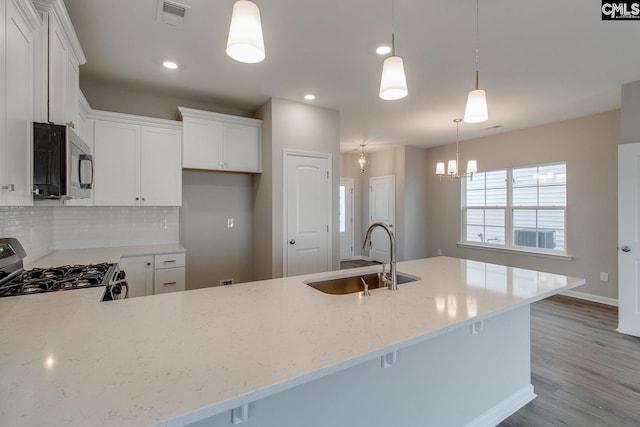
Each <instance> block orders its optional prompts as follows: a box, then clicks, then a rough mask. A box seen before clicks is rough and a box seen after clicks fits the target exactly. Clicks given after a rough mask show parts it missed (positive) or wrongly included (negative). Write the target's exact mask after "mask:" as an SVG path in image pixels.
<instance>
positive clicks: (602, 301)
mask: <svg viewBox="0 0 640 427" xmlns="http://www.w3.org/2000/svg"><path fill="white" fill-rule="evenodd" d="M560 295H566V296H568V297H572V298H578V299H583V300H585V301H592V302H599V303H600V304H606V305H612V306H614V307H617V306H618V300H617V299H615V298H607V297H601V296H598V295H593V294H587V293H584V292H578V291H565V292H561V293H560Z"/></svg>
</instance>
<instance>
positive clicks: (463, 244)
mask: <svg viewBox="0 0 640 427" xmlns="http://www.w3.org/2000/svg"><path fill="white" fill-rule="evenodd" d="M456 245H457V246H458V247H459V248H467V249H482V250H487V251H494V252H507V253H512V254H520V255H531V256H537V257H542V258H553V259H559V260H563V261H571V260H573V256H571V255H565V254H560V253H558V254H554V253H549V252H542V251H532V250H526V249H516V248H513V247H498V246H489V245H481V244H476V243H468V242H458V243H456Z"/></svg>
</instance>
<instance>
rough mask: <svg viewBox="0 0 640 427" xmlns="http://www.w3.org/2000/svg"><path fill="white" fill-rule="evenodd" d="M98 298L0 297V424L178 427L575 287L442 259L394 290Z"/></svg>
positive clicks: (417, 264)
mask: <svg viewBox="0 0 640 427" xmlns="http://www.w3.org/2000/svg"><path fill="white" fill-rule="evenodd" d="M370 271H378V268H375V269H374V268H371V267H365V268H360V269H354V270H343V271H340V272H333V273H320V274H315V275H309V276H299V277H291V278H283V279H273V280H265V281H260V282H251V283H244V284H236V285H232V286H225V287H215V288H207V289H198V290H192V291H186V292H177V293H170V294H163V295H155V296H148V297H141V298H133V299H128V300H119V301H110V302H104V303H101V302H99V299H100V296H101V295H102V289H99V288H92V289H86V290H74V291H68V292H57V293H50V294H39V295H29V296H21V297H11V298H1V299H0V378H1V381H2V387H1V389H0V402H1V403H0V419H1V420H2V424H6V425H12V426H33V425H70V426H71V425H75V426H86V425H103V426H129V425H130V426H139V425H148V424H153V423H160V422H162V424H165V425H183V424H185V423H188V422H191V421H195V420H198V419H202V418H204V417H206V416H210V415H214V414H218V413H221V412H223V411H227V410H230V409H233V408H235V407H238V406H240V405H241V404H242V403H244V402H251V401H255V400H257V399H260V398H263V397H265V396H269V395H272V394H275V393H278V392H280V391H283V390H285V389H288V388H291V387H294V386H296V385H298V384H302V383H305V382H308V381H312V380H314V379H317V378H320V377H322V376H325V375H328V374H331V373H334V372H337V371H340V370H342V369H345V368H348V367H351V366H354V365H356V364H359V363H362V362H364V361H367V360H370V359H373V358H375V357H379V356H381V355H384V354H386V353H389V352H392V351H396V350H400V349H402V348H404V347H408V346H410V345H414V344H416V343H417V342H420V341H424V340H427V339H430V338H431V337H434V336H437V335H439V334H443V333H446V332H447V331H450V330H452V329H454V328H458V327H462V326H464V325H467V324H470V323H472V322H475V321H478V320H481V319H483V318H487V317H490V316H493V315H495V314H498V313H500V312H504V311H507V310H510V309H513V308H516V307H520V306H522V305H525V304H530V303H532V302H534V301H537V300H540V299H543V298H545V297H547V296H550V295H553V294H556V293H558V292H562V291H565V290H568V289H571V288H573V287H576V286H579V285H581V284H583V283H584V280H583V279H578V278H573V277H566V276H560V275H555V274H549V273H540V272H535V271H530V270H523V269H518V268H510V267H504V266H499V265H494V264H485V263H481V262H475V261H465V260H460V259H455V258H448V257H437V258H428V259H423V260H416V261H408V262H401V263H398V271H399V272H403V273H407V274H410V275H413V276H418V277H421V278H422V280H419V281H416V282H412V283H407V284H402V285H399V290H398V291H397V292H392V291H389V290H387V289H374V290H372V291H371V296H369V297H363V296H361V295H359V294H348V295H328V294H324V293H321V292H319V291H317V290H315V289H313V288H311V287H309V286H307V285H305V283H304V282H305V280H308V279H310V278H311V277H326V276H336V277H338V276H345V275H353V274H355V273H362V272H370Z"/></svg>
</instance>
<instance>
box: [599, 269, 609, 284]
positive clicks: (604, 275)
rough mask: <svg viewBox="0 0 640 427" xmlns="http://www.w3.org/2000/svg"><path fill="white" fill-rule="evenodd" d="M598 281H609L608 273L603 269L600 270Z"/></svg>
mask: <svg viewBox="0 0 640 427" xmlns="http://www.w3.org/2000/svg"><path fill="white" fill-rule="evenodd" d="M600 281H601V282H608V281H609V273H605V272H604V271H601V272H600Z"/></svg>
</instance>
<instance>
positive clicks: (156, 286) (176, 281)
mask: <svg viewBox="0 0 640 427" xmlns="http://www.w3.org/2000/svg"><path fill="white" fill-rule="evenodd" d="M184 290H185V286H184V267H179V268H164V269H162V270H156V272H155V277H154V280H153V293H154V294H155V295H158V294H166V293H169V292H177V291H184Z"/></svg>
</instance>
